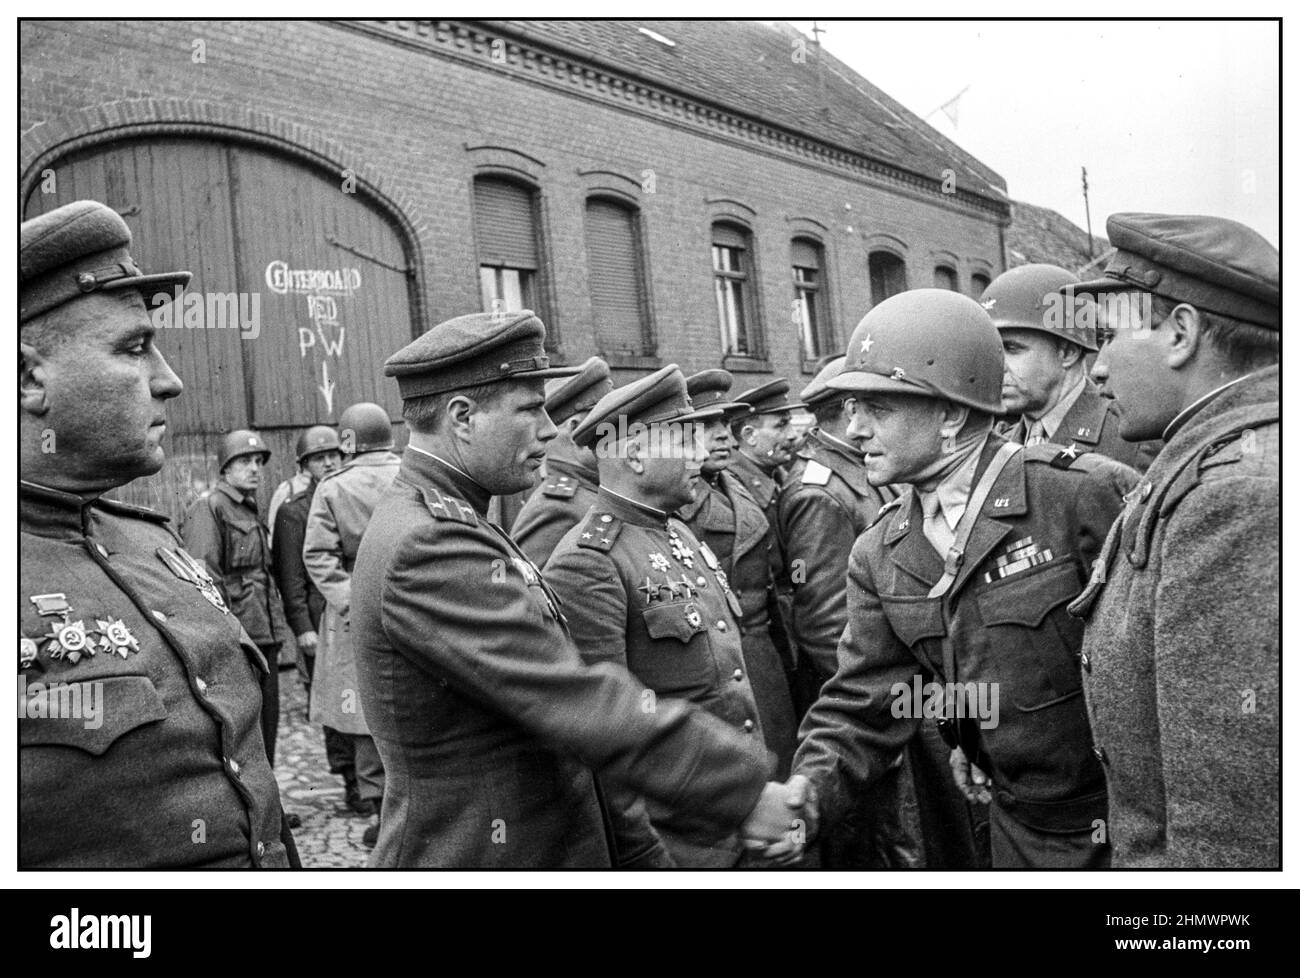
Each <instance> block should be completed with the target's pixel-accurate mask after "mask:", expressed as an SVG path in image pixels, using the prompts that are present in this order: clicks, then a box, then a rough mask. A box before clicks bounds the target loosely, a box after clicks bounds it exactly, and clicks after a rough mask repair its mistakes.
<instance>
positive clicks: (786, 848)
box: [740, 774, 818, 867]
mask: <svg viewBox="0 0 1300 978" xmlns="http://www.w3.org/2000/svg"><path fill="white" fill-rule="evenodd" d="M817 826H818V813H817V792H816V790H815V789H814V788H813V786H812V783H811V782H810V781H809V780H808V779H807V778H805V777H804V776H803V775H802V774H796V775H794V776H793V777H792V778H790V780H789V781H787V782H786V783H785V784H781V783H780V782H777V781H769V782H768V783H767V784H766V785H765V786H764V787H763V793H762V794H761V795H759V798H758V804H757V805H755V806H754V810H753V811H752V812H750V813H749V818H747V819H745V823H744V825H742V826H741V827H740V834H741V838H742V839H743V841H744V845H745V849H746V850H748V852H749V855H750V857H751V858H752V859H754V860H756V861H758V862H759V863H762V864H763V865H767V866H773V867H775V866H787V865H789V864H791V863H793V862H796V861H798V859H799V858H800V857H801V856H802V855H803V851H804V847H805V846H806V845H807V844H808V843H809V842H811V841H812V840H813V838H814V837H815V836H816V834H817Z"/></svg>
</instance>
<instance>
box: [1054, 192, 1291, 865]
mask: <svg viewBox="0 0 1300 978" xmlns="http://www.w3.org/2000/svg"><path fill="white" fill-rule="evenodd" d="M1106 231H1107V234H1109V236H1110V240H1111V244H1113V245H1114V246H1115V248H1116V252H1115V255H1114V256H1113V257H1112V258H1111V260H1110V262H1109V263H1108V264H1107V266H1106V271H1105V273H1104V277H1103V278H1101V279H1099V280H1097V281H1094V282H1088V283H1086V284H1084V285H1079V286H1077V287H1076V289H1077V291H1081V292H1085V291H1086V292H1093V293H1099V294H1098V307H1099V310H1100V311H1101V318H1102V321H1103V324H1104V325H1105V326H1106V332H1107V333H1108V334H1109V335H1111V336H1113V339H1111V340H1110V342H1109V343H1107V344H1106V345H1105V346H1103V347H1102V350H1101V354H1100V355H1099V356H1098V358H1097V363H1096V366H1095V368H1094V372H1095V375H1096V377H1097V379H1098V381H1099V382H1101V383H1102V384H1103V385H1104V387H1105V388H1107V390H1108V391H1109V392H1110V393H1112V394H1113V395H1114V397H1115V400H1116V401H1118V402H1119V403H1120V405H1121V406H1122V407H1123V408H1124V415H1123V419H1122V421H1121V425H1120V434H1121V435H1122V436H1123V437H1124V438H1126V439H1130V440H1134V441H1137V440H1143V439H1150V438H1161V439H1163V441H1164V447H1163V448H1162V449H1161V451H1160V454H1159V455H1157V456H1156V458H1155V461H1153V462H1152V463H1151V468H1150V469H1148V470H1147V472H1146V475H1145V477H1144V478H1143V480H1142V482H1141V483H1140V484H1139V485H1138V487H1137V490H1136V491H1135V492H1133V493H1132V494H1130V496H1129V499H1128V505H1127V506H1126V508H1125V510H1124V514H1123V516H1122V517H1121V520H1120V521H1119V522H1118V523H1117V524H1116V526H1115V527H1114V529H1112V531H1111V535H1110V537H1109V539H1107V541H1106V545H1105V548H1104V552H1103V554H1102V557H1101V559H1100V561H1098V564H1097V567H1096V570H1095V572H1094V574H1093V577H1092V581H1091V582H1090V583H1089V585H1088V589H1087V592H1086V593H1085V596H1084V597H1083V598H1081V599H1080V601H1079V602H1078V603H1077V604H1076V605H1075V606H1074V607H1073V609H1072V610H1074V611H1076V612H1078V613H1079V614H1080V615H1083V616H1084V617H1085V620H1086V621H1087V631H1086V634H1085V636H1084V642H1083V663H1084V666H1083V671H1084V687H1085V690H1086V692H1087V697H1088V707H1089V713H1090V716H1091V718H1092V726H1093V733H1094V736H1095V737H1096V743H1097V751H1098V756H1099V757H1100V758H1101V761H1102V764H1103V765H1104V767H1105V770H1106V780H1107V783H1108V787H1109V791H1110V827H1111V842H1112V844H1113V845H1114V848H1115V865H1117V866H1124V867H1129V866H1138V867H1171V868H1172V867H1180V868H1183V867H1205V868H1216V869H1219V868H1229V867H1231V868H1242V867H1247V866H1259V867H1266V866H1274V867H1276V866H1278V865H1280V860H1281V848H1280V831H1279V830H1280V824H1279V811H1280V808H1279V805H1280V797H1279V781H1278V778H1279V760H1280V758H1279V746H1280V742H1279V737H1280V733H1279V731H1280V726H1279V724H1280V719H1281V706H1282V704H1281V699H1280V694H1281V689H1280V687H1279V670H1280V668H1281V658H1280V642H1279V634H1278V623H1279V620H1280V613H1281V595H1280V591H1279V580H1278V570H1279V566H1280V548H1279V542H1280V529H1279V527H1280V516H1281V513H1280V494H1279V468H1280V466H1279V446H1280V433H1279V422H1280V414H1279V410H1278V405H1279V401H1278V394H1279V379H1280V376H1281V371H1280V366H1279V353H1280V348H1281V309H1280V302H1281V286H1280V280H1279V277H1278V270H1279V266H1278V253H1277V249H1275V248H1274V247H1273V246H1272V245H1270V244H1269V243H1268V242H1267V241H1265V240H1264V238H1262V237H1261V236H1260V235H1258V234H1257V233H1255V232H1254V231H1252V230H1250V229H1249V228H1247V227H1245V226H1243V225H1241V224H1238V223H1237V222H1235V221H1229V220H1225V219H1223V218H1214V217H1183V216H1178V215H1169V214H1116V215H1114V216H1112V217H1111V218H1110V220H1108V221H1107V222H1106Z"/></svg>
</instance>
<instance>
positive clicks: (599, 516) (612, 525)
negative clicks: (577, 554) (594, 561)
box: [578, 510, 623, 553]
mask: <svg viewBox="0 0 1300 978" xmlns="http://www.w3.org/2000/svg"><path fill="white" fill-rule="evenodd" d="M622 529H623V521H622V520H620V519H619V518H618V517H617V516H612V515H611V514H609V513H602V512H600V511H599V510H597V511H595V512H593V513H592V514H591V515H590V516H588V517H587V521H586V522H585V523H583V524H582V530H581V531H580V532H579V533H578V546H579V547H585V548H586V549H588V550H599V551H601V552H602V553H609V551H610V549H611V548H613V546H614V541H615V540H617V539H618V535H619V533H620V532H621V531H622Z"/></svg>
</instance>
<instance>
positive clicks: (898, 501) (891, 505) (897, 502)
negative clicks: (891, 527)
mask: <svg viewBox="0 0 1300 978" xmlns="http://www.w3.org/2000/svg"><path fill="white" fill-rule="evenodd" d="M902 504H903V496H895V497H894V498H893V499H891V500H890V501H889V502H887V503H885V505H883V506H881V507H880V509H878V510H876V515H875V516H873V517H872V518H871V522H870V523H868V524H867V529H868V530H869V529H871V528H872V527H873V526H875V525H876V524H877V523H879V522H880V521H881V520H883V519H884V518H885V514H886V513H888V512H890V511H891V510H895V509H898V507H899V506H901V505H902Z"/></svg>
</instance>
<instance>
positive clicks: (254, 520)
mask: <svg viewBox="0 0 1300 978" xmlns="http://www.w3.org/2000/svg"><path fill="white" fill-rule="evenodd" d="M270 457H271V450H270V449H269V448H267V447H266V443H265V442H263V441H262V438H261V436H260V435H258V434H257V433H256V432H253V431H247V430H242V429H241V430H238V431H232V432H230V434H228V435H226V437H225V438H224V439H223V441H222V444H221V456H220V458H219V460H218V467H219V469H218V470H219V472H220V475H219V477H218V479H217V484H216V486H214V487H213V488H212V490H211V491H210V492H207V493H205V494H203V495H202V496H200V497H199V498H198V499H196V500H195V501H194V504H193V505H192V506H191V507H190V511H189V513H187V514H186V516H185V524H184V527H183V528H182V535H183V537H184V539H185V549H186V550H188V551H189V552H190V553H192V554H193V555H194V556H195V557H198V558H199V559H200V560H202V561H203V562H204V563H205V564H206V565H207V567H208V569H209V572H210V573H211V574H212V577H213V579H214V580H215V581H216V582H217V586H218V587H219V588H220V589H221V595H222V597H223V598H224V599H225V600H226V603H227V604H228V605H229V606H230V610H231V611H232V612H233V613H234V615H235V617H236V618H238V619H239V622H240V624H241V625H243V626H244V630H245V631H246V632H248V637H249V638H251V639H252V640H253V641H254V642H255V643H257V647H258V648H259V649H260V650H261V652H262V655H263V656H265V658H266V663H267V666H268V668H267V671H266V673H265V674H264V675H263V677H262V739H263V740H264V741H265V743H266V756H267V758H268V759H269V760H270V761H271V763H272V764H274V763H275V739H276V733H277V731H278V729H279V725H280V646H281V645H283V644H284V642H285V641H286V640H288V631H289V626H288V624H287V623H286V622H285V620H284V606H283V605H282V604H281V601H280V593H279V589H278V588H277V587H276V586H275V576H274V574H273V573H272V571H271V542H270V537H269V533H270V531H269V530H268V529H267V527H266V524H265V523H263V522H262V517H261V514H260V513H259V512H258V510H257V490H258V487H259V486H260V485H261V483H262V469H263V467H264V466H265V465H266V461H267V459H269V458H270Z"/></svg>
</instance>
